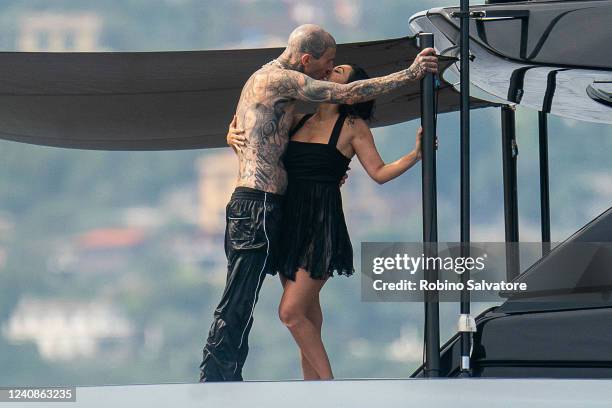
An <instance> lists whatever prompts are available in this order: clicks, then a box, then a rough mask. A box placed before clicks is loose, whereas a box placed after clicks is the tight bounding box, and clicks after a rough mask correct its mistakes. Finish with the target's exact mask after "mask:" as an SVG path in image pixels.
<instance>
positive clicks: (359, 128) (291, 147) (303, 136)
mask: <svg viewBox="0 0 612 408" xmlns="http://www.w3.org/2000/svg"><path fill="white" fill-rule="evenodd" d="M367 78H369V76H368V75H367V74H366V72H365V71H364V70H363V69H362V68H360V67H358V66H356V65H352V64H350V65H339V66H337V67H335V68H334V69H333V71H332V73H331V74H330V75H329V76H328V77H327V80H328V81H333V82H337V83H349V82H353V81H357V80H360V79H367ZM373 108H374V101H369V102H363V103H360V104H355V105H336V104H327V103H324V104H320V105H319V106H318V108H317V111H316V112H315V113H314V114H308V115H302V114H296V115H294V117H293V124H292V130H291V132H290V134H289V138H290V140H289V144H288V146H287V151H286V153H285V156H284V159H283V160H284V164H285V168H286V170H287V175H288V179H289V183H288V186H287V191H286V194H285V208H284V210H283V213H284V215H283V221H282V223H281V225H282V231H281V240H280V242H281V243H282V245H283V247H282V248H281V249H280V251H279V253H280V254H282V255H281V256H282V259H279V260H278V261H277V266H276V271H277V272H278V273H279V276H280V279H281V283H282V285H283V296H282V298H281V301H280V305H279V317H280V319H281V321H282V322H283V323H284V324H285V325H286V326H287V327H288V328H289V330H290V332H291V334H292V335H293V337H294V339H295V341H296V343H297V344H298V346H299V348H300V355H301V362H302V372H303V375H304V379H305V380H308V379H332V378H333V373H332V370H331V366H330V363H329V359H328V357H327V353H326V351H325V347H324V345H323V342H322V340H321V326H322V322H323V315H322V311H321V305H320V303H319V292H320V291H321V288H322V287H323V285H325V282H327V279H328V278H329V277H332V276H333V274H334V272H335V273H337V274H339V275H346V276H350V275H352V274H353V272H354V268H353V250H352V246H351V241H350V238H349V234H348V231H347V228H346V223H345V220H344V213H343V211H342V197H341V194H340V184H341V181H342V178H343V176H344V175H345V174H346V171H347V170H348V169H349V163H350V162H351V159H352V157H353V156H355V155H357V158H358V159H359V161H360V162H361V164H362V165H363V167H364V168H365V170H366V172H367V173H368V175H369V176H370V177H371V178H372V179H374V180H375V181H376V182H377V183H379V184H382V183H386V182H387V181H389V180H392V179H394V178H396V177H397V176H399V175H400V174H402V173H404V172H405V171H406V170H408V169H409V168H411V167H412V166H413V165H414V164H415V163H417V162H418V161H419V160H420V158H421V139H422V129H421V128H419V130H418V132H417V135H416V146H415V148H414V150H412V151H411V152H410V153H408V154H406V155H405V156H403V157H401V158H400V159H398V160H396V161H394V162H393V163H389V164H385V163H384V162H383V160H382V159H381V157H380V155H379V153H378V151H377V150H376V146H375V145H374V138H373V136H372V132H371V131H370V128H369V126H368V124H367V123H366V121H369V120H370V119H371V117H372V111H373ZM234 126H235V120H234V121H233V122H232V124H231V125H230V129H229V133H228V135H227V141H228V144H229V145H230V146H232V148H233V149H234V150H235V151H236V150H239V149H240V148H241V147H242V146H243V145H244V142H245V137H244V136H243V134H244V131H243V130H241V129H236V128H235V127H234Z"/></svg>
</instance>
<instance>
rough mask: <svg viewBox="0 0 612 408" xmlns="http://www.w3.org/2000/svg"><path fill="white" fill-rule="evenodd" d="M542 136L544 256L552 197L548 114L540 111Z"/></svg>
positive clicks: (547, 250) (547, 245)
mask: <svg viewBox="0 0 612 408" xmlns="http://www.w3.org/2000/svg"><path fill="white" fill-rule="evenodd" d="M538 123H539V136H540V214H541V216H540V218H541V224H542V257H544V256H546V255H548V253H549V252H550V199H549V195H548V193H549V189H548V114H547V113H546V112H541V111H539V112H538Z"/></svg>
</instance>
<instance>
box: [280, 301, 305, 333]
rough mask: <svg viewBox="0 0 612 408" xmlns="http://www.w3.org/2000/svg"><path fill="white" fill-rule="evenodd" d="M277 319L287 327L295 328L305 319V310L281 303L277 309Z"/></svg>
mask: <svg viewBox="0 0 612 408" xmlns="http://www.w3.org/2000/svg"><path fill="white" fill-rule="evenodd" d="M278 317H279V319H280V321H281V322H282V323H283V324H284V325H285V326H287V327H289V328H291V327H295V326H296V325H298V324H300V323H301V322H303V321H304V320H305V319H306V310H304V308H301V307H299V306H298V305H295V304H293V305H291V304H287V303H281V304H280V305H279V307H278Z"/></svg>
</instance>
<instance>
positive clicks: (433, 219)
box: [419, 33, 440, 377]
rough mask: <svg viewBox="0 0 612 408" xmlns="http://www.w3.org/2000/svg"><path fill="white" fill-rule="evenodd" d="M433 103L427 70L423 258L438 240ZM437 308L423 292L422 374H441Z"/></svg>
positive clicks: (430, 274) (427, 40)
mask: <svg viewBox="0 0 612 408" xmlns="http://www.w3.org/2000/svg"><path fill="white" fill-rule="evenodd" d="M419 39H420V47H421V49H423V48H428V47H433V46H434V37H433V34H430V33H421V34H419ZM435 113H436V112H435V104H434V75H433V74H432V73H427V74H426V75H425V76H424V77H423V78H422V79H421V125H422V126H423V140H422V149H423V156H422V191H423V193H422V194H423V249H424V255H425V257H436V256H437V254H438V251H437V242H438V225H437V208H436V155H435V129H434V124H435V119H434V116H435ZM433 264H434V266H433V268H432V269H430V268H425V269H424V272H425V278H426V279H427V281H429V282H436V281H437V280H438V270H437V268H436V266H435V265H436V262H433ZM439 313H440V310H439V304H438V292H437V291H426V292H425V376H427V377H439V376H440V315H439Z"/></svg>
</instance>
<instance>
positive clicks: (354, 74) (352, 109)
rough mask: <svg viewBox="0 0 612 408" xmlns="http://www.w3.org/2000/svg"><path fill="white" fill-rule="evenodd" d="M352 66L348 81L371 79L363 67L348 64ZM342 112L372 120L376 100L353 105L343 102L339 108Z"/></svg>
mask: <svg viewBox="0 0 612 408" xmlns="http://www.w3.org/2000/svg"><path fill="white" fill-rule="evenodd" d="M347 65H349V66H350V67H351V68H352V71H351V73H350V75H349V77H348V80H347V81H346V83H347V84H348V83H350V82H353V81H359V80H361V79H370V76H369V75H368V73H367V72H365V70H364V69H363V68H361V67H360V66H359V65H355V64H347ZM338 111H339V112H340V114H347V115H349V116H353V117H360V118H361V119H363V120H367V121H370V120H372V115H373V113H374V100H371V101H366V102H361V103H356V104H353V105H347V104H342V105H340V107H339V108H338Z"/></svg>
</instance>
